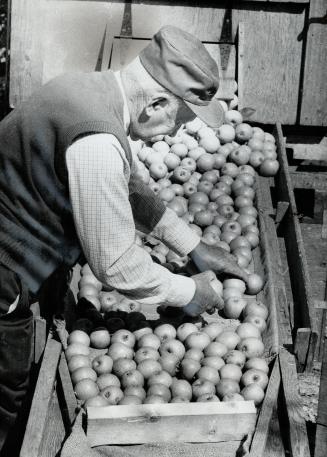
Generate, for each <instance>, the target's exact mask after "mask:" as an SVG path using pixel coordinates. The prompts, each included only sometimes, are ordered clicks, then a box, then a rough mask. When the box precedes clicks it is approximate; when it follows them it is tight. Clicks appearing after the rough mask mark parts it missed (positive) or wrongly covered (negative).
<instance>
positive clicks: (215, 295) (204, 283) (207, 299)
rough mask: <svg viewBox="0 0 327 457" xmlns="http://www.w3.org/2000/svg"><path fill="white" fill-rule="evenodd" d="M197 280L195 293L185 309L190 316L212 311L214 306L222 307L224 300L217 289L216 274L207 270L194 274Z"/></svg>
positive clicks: (194, 278)
mask: <svg viewBox="0 0 327 457" xmlns="http://www.w3.org/2000/svg"><path fill="white" fill-rule="evenodd" d="M192 279H193V280H194V282H195V286H196V289H195V294H194V296H193V298H192V300H191V301H190V303H188V304H187V305H186V306H184V307H183V311H184V312H185V313H186V314H188V315H189V316H199V315H200V314H202V313H204V312H205V311H211V310H212V309H213V308H217V309H222V308H223V307H224V300H223V298H222V296H221V295H220V294H219V291H217V290H216V289H215V282H216V281H217V279H216V275H215V273H214V272H213V271H205V272H203V273H199V274H197V275H194V276H192Z"/></svg>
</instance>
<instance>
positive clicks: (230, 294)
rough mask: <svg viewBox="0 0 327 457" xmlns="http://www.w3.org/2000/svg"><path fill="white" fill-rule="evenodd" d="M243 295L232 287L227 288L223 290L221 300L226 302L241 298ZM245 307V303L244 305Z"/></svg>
mask: <svg viewBox="0 0 327 457" xmlns="http://www.w3.org/2000/svg"><path fill="white" fill-rule="evenodd" d="M242 297H243V294H242V292H241V291H240V289H236V288H233V287H227V288H226V289H224V290H223V298H224V300H225V301H227V300H228V299H229V298H240V299H241V298H242ZM245 305H246V303H245ZM245 305H244V306H245Z"/></svg>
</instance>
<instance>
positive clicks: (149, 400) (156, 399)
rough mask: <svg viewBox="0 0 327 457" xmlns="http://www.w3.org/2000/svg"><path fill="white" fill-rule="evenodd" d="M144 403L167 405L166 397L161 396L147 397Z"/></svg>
mask: <svg viewBox="0 0 327 457" xmlns="http://www.w3.org/2000/svg"><path fill="white" fill-rule="evenodd" d="M143 403H144V404H145V405H147V404H150V405H155V404H158V403H166V400H165V399H164V397H161V395H150V396H149V397H146V399H145V400H144V402H143Z"/></svg>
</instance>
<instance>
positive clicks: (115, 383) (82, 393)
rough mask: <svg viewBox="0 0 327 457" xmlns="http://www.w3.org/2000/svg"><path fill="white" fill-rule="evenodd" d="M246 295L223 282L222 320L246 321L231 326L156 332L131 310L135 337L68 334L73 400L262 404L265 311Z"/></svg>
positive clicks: (128, 333)
mask: <svg viewBox="0 0 327 457" xmlns="http://www.w3.org/2000/svg"><path fill="white" fill-rule="evenodd" d="M244 292H245V283H244V282H243V281H241V280H239V279H227V280H225V281H224V283H223V297H224V299H225V314H229V315H230V316H231V317H233V318H239V319H242V320H243V322H242V323H238V324H236V325H234V326H226V325H224V324H223V323H222V322H211V323H209V324H208V325H205V326H203V327H202V326H201V324H200V325H199V323H197V324H195V323H191V322H186V323H183V324H181V325H179V326H178V327H177V328H175V326H173V325H171V324H169V323H159V324H158V326H156V327H154V328H153V326H151V325H144V315H143V314H142V313H140V312H135V311H134V312H132V313H130V316H131V317H132V318H133V319H132V320H133V323H134V327H133V328H134V330H133V329H132V328H131V327H130V329H126V328H121V329H119V330H116V331H114V332H112V333H110V332H109V331H108V330H106V329H105V328H102V329H98V330H97V329H96V330H94V331H91V333H90V334H88V333H87V332H86V331H83V330H74V331H72V332H71V334H70V335H69V338H68V345H67V349H66V351H65V354H66V358H67V361H68V368H69V371H70V373H71V379H72V382H73V385H74V391H75V394H76V396H77V398H78V399H79V400H80V401H81V402H83V403H84V405H85V406H86V407H87V406H108V405H117V404H118V405H123V404H141V403H169V402H172V403H176V402H190V401H199V402H206V401H215V402H218V401H224V402H225V401H243V400H253V401H254V403H255V404H256V405H260V403H261V402H262V400H263V398H264V391H265V388H266V386H267V384H268V371H269V368H268V364H267V362H266V360H265V359H264V357H263V353H264V344H263V342H262V336H261V335H262V332H263V331H264V330H265V328H266V319H267V317H268V309H267V308H266V306H265V305H264V304H262V303H261V302H257V301H256V300H255V299H253V300H251V301H249V300H247V299H245V297H244ZM126 314H127V313H126ZM127 315H128V314H127ZM137 323H139V324H140V325H137ZM92 348H95V349H96V351H95V350H94V349H92ZM99 352H100V354H99Z"/></svg>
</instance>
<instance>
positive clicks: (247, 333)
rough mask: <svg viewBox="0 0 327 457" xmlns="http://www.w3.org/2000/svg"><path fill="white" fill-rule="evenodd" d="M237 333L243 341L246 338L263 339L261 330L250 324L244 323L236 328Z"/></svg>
mask: <svg viewBox="0 0 327 457" xmlns="http://www.w3.org/2000/svg"><path fill="white" fill-rule="evenodd" d="M236 333H237V334H238V335H239V337H240V338H241V339H244V338H250V337H252V338H261V334H260V330H259V329H258V328H257V327H256V326H255V325H253V324H251V323H249V322H243V323H242V324H240V325H239V326H238V327H237V328H236Z"/></svg>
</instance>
